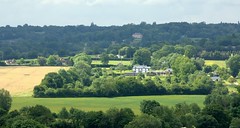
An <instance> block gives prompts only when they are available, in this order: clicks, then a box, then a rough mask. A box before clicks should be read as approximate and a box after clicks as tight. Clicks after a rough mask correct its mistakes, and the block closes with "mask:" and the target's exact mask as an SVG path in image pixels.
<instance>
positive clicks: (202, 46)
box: [0, 22, 240, 60]
mask: <svg viewBox="0 0 240 128" xmlns="http://www.w3.org/2000/svg"><path fill="white" fill-rule="evenodd" d="M134 33H141V34H142V35H143V38H141V39H135V38H133V37H132V35H133V34H134ZM166 44H168V45H176V44H178V45H193V46H194V47H196V50H197V51H198V53H197V56H198V57H201V58H205V59H227V58H228V57H229V55H231V53H236V52H239V50H240V25H239V24H230V23H219V24H206V23H205V22H201V23H186V22H179V23H177V22H176V23H166V24H156V23H152V24H147V23H146V22H142V23H140V24H137V25H136V24H127V25H123V26H108V27H105V26H97V25H96V24H94V23H92V24H91V25H90V26H84V25H78V26H42V27H41V26H31V25H27V24H25V25H22V26H21V25H19V26H17V27H11V26H9V25H7V26H5V27H0V56H1V57H0V58H1V59H4V60H6V59H18V58H25V59H29V58H37V57H38V56H44V57H47V56H49V55H52V54H57V55H59V56H72V55H75V54H76V53H79V52H85V53H87V54H100V53H102V52H104V51H106V52H107V53H108V54H114V55H117V54H119V50H120V49H121V48H123V47H125V46H128V47H132V48H134V49H139V47H147V48H148V49H149V50H150V51H151V52H154V51H156V50H158V49H160V48H161V47H162V46H163V45H166ZM128 57H131V56H128Z"/></svg>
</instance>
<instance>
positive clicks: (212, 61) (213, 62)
mask: <svg viewBox="0 0 240 128" xmlns="http://www.w3.org/2000/svg"><path fill="white" fill-rule="evenodd" d="M213 64H217V65H218V66H219V67H224V68H225V67H226V63H225V61H224V60H205V65H213Z"/></svg>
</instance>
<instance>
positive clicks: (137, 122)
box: [124, 114, 163, 128]
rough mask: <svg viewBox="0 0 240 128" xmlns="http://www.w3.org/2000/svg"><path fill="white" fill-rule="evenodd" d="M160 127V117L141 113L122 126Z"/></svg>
mask: <svg viewBox="0 0 240 128" xmlns="http://www.w3.org/2000/svg"><path fill="white" fill-rule="evenodd" d="M162 127H163V126H162V122H161V120H160V119H158V118H156V117H154V116H151V115H146V114H143V115H141V116H139V117H137V118H136V119H134V120H133V121H132V122H130V123H129V124H128V125H126V126H125V127H124V128H162Z"/></svg>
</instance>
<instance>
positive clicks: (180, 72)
mask: <svg viewBox="0 0 240 128" xmlns="http://www.w3.org/2000/svg"><path fill="white" fill-rule="evenodd" d="M171 66H172V69H173V73H174V75H175V76H176V77H178V78H180V80H181V81H183V82H187V81H188V76H189V75H190V74H192V73H194V72H195V71H196V66H195V64H194V62H193V61H192V60H191V59H189V58H188V57H185V56H178V57H177V58H176V59H175V60H172V62H171Z"/></svg>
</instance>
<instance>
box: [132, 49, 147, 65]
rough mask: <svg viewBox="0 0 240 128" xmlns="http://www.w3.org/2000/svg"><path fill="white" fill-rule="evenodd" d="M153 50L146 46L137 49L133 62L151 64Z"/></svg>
mask: <svg viewBox="0 0 240 128" xmlns="http://www.w3.org/2000/svg"><path fill="white" fill-rule="evenodd" d="M150 63H151V52H150V51H149V50H148V49H146V48H141V49H139V50H137V51H136V52H135V53H134V55H133V64H139V65H150Z"/></svg>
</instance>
